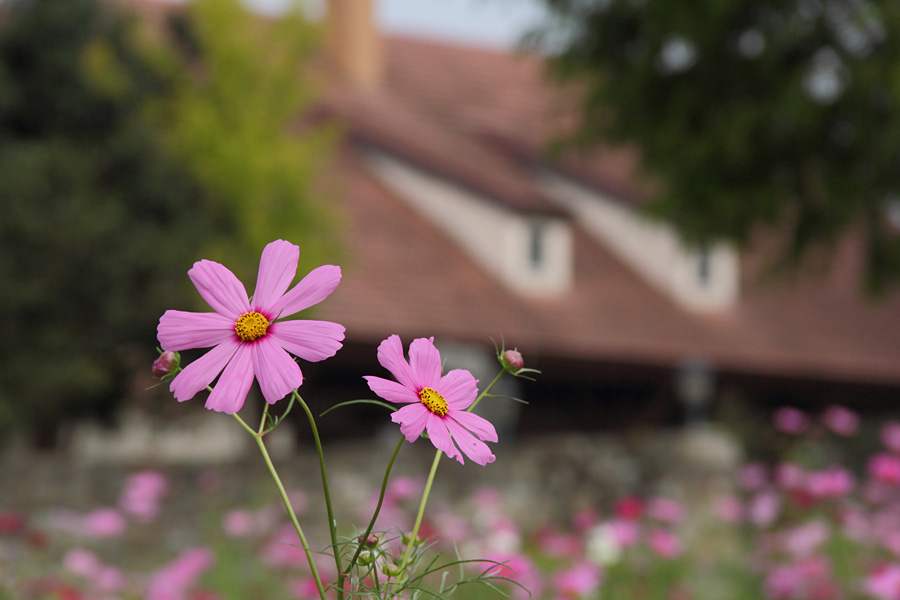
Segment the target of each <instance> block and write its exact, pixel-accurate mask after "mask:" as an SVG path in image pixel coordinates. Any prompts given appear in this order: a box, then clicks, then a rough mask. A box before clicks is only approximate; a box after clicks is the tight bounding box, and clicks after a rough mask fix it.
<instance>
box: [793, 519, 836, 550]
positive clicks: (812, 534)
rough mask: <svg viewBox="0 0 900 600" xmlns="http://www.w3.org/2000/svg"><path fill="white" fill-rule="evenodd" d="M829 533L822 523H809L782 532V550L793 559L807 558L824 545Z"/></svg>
mask: <svg viewBox="0 0 900 600" xmlns="http://www.w3.org/2000/svg"><path fill="white" fill-rule="evenodd" d="M830 533H831V531H830V529H829V527H828V525H827V524H826V523H825V522H824V521H819V520H815V521H809V522H807V523H804V524H802V525H798V526H796V527H793V528H791V529H787V530H785V531H783V532H782V534H781V535H782V539H783V544H784V549H785V550H787V551H788V552H789V553H790V554H791V555H792V556H793V557H794V558H795V559H801V558H808V557H810V556H812V555H813V553H814V552H815V551H816V550H818V548H819V546H821V545H822V544H824V543H825V541H826V540H827V539H828V536H829V535H830Z"/></svg>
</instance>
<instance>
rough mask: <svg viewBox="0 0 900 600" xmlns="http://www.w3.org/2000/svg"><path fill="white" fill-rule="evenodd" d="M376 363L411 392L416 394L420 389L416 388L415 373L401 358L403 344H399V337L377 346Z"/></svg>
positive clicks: (394, 336)
mask: <svg viewBox="0 0 900 600" xmlns="http://www.w3.org/2000/svg"><path fill="white" fill-rule="evenodd" d="M378 362H379V363H380V364H381V366H382V367H384V368H385V369H387V370H388V371H390V372H391V375H393V376H394V377H396V378H397V381H399V382H400V383H401V384H403V385H405V386H406V387H408V388H409V389H411V390H412V391H413V392H415V393H418V392H419V390H420V389H422V388H419V387H417V386H416V376H415V373H413V370H412V368H411V367H410V366H409V363H407V362H406V357H405V356H403V344H402V343H401V342H400V336H398V335H396V334H394V335H392V336H390V337H388V338H387V339H386V340H384V341H383V342H381V343H380V344H378Z"/></svg>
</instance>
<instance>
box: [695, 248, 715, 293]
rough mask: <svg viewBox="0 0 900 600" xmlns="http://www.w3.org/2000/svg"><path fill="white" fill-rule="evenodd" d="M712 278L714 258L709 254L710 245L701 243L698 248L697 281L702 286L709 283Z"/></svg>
mask: <svg viewBox="0 0 900 600" xmlns="http://www.w3.org/2000/svg"><path fill="white" fill-rule="evenodd" d="M711 279H712V259H711V257H710V255H709V247H707V245H706V244H701V245H700V248H699V249H698V250H697V283H699V284H700V286H701V287H706V286H707V285H709V282H710V280H711Z"/></svg>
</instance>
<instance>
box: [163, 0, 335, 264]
mask: <svg viewBox="0 0 900 600" xmlns="http://www.w3.org/2000/svg"><path fill="white" fill-rule="evenodd" d="M169 33H170V36H171V38H172V39H173V41H174V43H173V46H174V47H175V48H176V49H177V55H176V60H175V61H174V62H171V63H170V73H171V74H172V76H173V78H174V80H175V82H176V83H175V89H174V93H173V94H171V95H170V96H168V97H167V98H166V99H165V101H164V102H163V103H162V104H161V106H160V107H159V108H160V110H159V114H158V117H159V123H160V125H161V127H163V128H164V129H165V130H166V132H167V139H168V142H169V147H170V148H171V150H172V152H173V154H174V155H176V156H178V157H179V158H180V159H181V160H183V161H184V162H185V164H186V165H187V166H188V168H189V169H190V171H191V172H192V173H193V174H194V175H195V176H196V177H198V178H199V180H200V181H202V182H203V185H204V187H205V188H206V189H207V190H208V191H209V193H210V196H209V199H208V204H207V208H208V209H209V210H210V211H211V212H212V213H213V214H215V215H216V216H217V218H218V220H219V222H222V223H224V224H226V227H225V228H224V230H223V231H224V234H223V235H220V236H219V237H218V238H217V239H216V240H215V242H214V244H213V245H212V246H211V247H210V248H209V249H208V250H209V256H210V258H216V259H218V260H222V261H227V262H228V264H231V265H237V267H236V268H237V270H238V271H241V270H243V271H245V272H246V273H247V274H249V273H250V272H251V271H252V272H255V263H256V261H257V260H258V257H259V252H260V250H261V249H262V248H263V246H265V244H267V243H268V242H270V241H272V240H273V239H276V238H285V239H290V240H294V241H296V242H297V243H299V244H300V247H301V264H302V265H304V266H307V267H310V266H313V265H315V264H318V263H319V261H320V260H321V259H322V255H323V254H326V253H327V254H333V253H334V252H335V251H336V250H337V244H335V242H334V239H335V236H334V234H335V227H336V224H335V222H334V219H333V218H332V216H331V213H330V211H329V210H328V206H327V202H323V201H322V199H321V198H314V197H313V194H314V193H315V190H316V189H317V184H319V183H321V182H319V181H317V177H316V175H317V173H319V172H320V170H321V168H322V166H323V165H324V164H325V162H326V161H327V159H329V158H330V157H331V155H332V149H333V146H334V143H333V142H334V137H335V136H334V132H332V131H330V130H329V129H327V128H322V127H316V126H313V125H311V124H309V123H304V122H303V121H302V116H303V115H304V114H307V113H308V112H309V109H310V108H311V107H312V106H313V104H314V102H315V101H316V100H317V98H318V96H317V88H316V86H315V85H313V83H312V81H313V79H312V77H311V75H310V73H309V64H310V60H309V59H310V56H311V55H312V54H313V52H314V50H315V49H316V47H317V46H316V44H317V42H318V32H317V30H316V28H315V27H314V26H313V25H311V24H310V23H309V22H308V21H307V20H306V19H305V18H304V16H303V13H302V12H301V10H300V8H299V6H297V5H295V6H294V10H292V11H289V12H287V13H286V14H284V15H282V16H281V17H278V18H276V19H269V18H261V17H259V16H255V15H251V14H249V13H248V12H247V11H246V10H245V9H244V8H243V7H242V6H241V4H240V3H239V2H238V1H237V0H191V1H190V2H189V3H188V4H187V6H186V10H185V11H184V12H180V13H176V14H174V15H173V18H172V19H171V20H170V21H169ZM319 192H321V188H319Z"/></svg>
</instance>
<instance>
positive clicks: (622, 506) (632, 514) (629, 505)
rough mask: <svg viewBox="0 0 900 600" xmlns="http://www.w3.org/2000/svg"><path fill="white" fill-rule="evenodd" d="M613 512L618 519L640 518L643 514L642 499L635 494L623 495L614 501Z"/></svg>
mask: <svg viewBox="0 0 900 600" xmlns="http://www.w3.org/2000/svg"><path fill="white" fill-rule="evenodd" d="M613 512H614V513H615V514H616V516H617V517H619V518H620V519H629V520H637V519H640V518H641V515H643V514H644V501H643V500H641V499H640V498H638V497H637V496H625V497H624V498H620V499H619V500H618V501H617V502H616V505H615V506H614V507H613Z"/></svg>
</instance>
